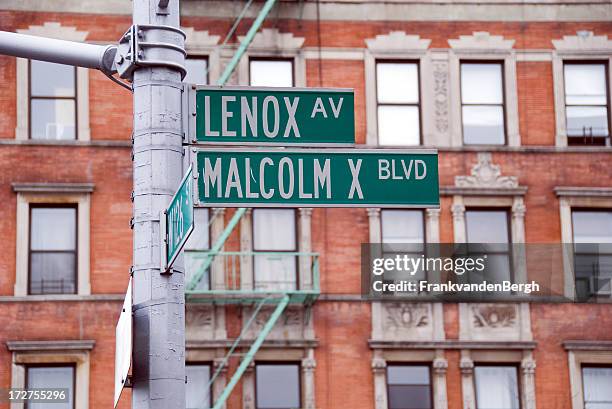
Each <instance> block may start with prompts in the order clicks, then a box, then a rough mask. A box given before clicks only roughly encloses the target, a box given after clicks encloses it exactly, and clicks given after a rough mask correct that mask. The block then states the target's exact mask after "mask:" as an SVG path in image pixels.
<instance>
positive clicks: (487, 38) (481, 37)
mask: <svg viewBox="0 0 612 409" xmlns="http://www.w3.org/2000/svg"><path fill="white" fill-rule="evenodd" d="M448 44H449V45H450V46H451V48H453V49H459V50H471V51H476V50H480V51H489V50H508V51H510V50H511V49H512V47H514V40H506V39H504V37H503V36H496V35H491V34H489V33H488V32H486V31H476V32H474V33H473V34H472V35H463V36H459V39H456V40H448Z"/></svg>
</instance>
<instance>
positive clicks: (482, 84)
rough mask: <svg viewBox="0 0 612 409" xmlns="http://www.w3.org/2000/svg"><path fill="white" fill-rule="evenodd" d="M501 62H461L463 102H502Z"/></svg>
mask: <svg viewBox="0 0 612 409" xmlns="http://www.w3.org/2000/svg"><path fill="white" fill-rule="evenodd" d="M503 95H504V94H503V91H502V65H501V64H467V63H463V64H461V101H462V102H463V103H464V104H503V103H504V102H503V99H504V98H503Z"/></svg>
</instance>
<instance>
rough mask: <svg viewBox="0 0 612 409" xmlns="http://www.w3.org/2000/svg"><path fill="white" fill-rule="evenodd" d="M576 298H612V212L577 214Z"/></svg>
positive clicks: (573, 221) (574, 212) (591, 211)
mask: <svg viewBox="0 0 612 409" xmlns="http://www.w3.org/2000/svg"><path fill="white" fill-rule="evenodd" d="M572 227H573V228H572V230H573V234H574V237H573V240H574V267H575V277H576V295H577V297H578V299H588V298H590V296H591V295H598V296H605V297H610V296H612V210H573V211H572Z"/></svg>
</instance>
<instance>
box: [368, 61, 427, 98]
mask: <svg viewBox="0 0 612 409" xmlns="http://www.w3.org/2000/svg"><path fill="white" fill-rule="evenodd" d="M376 88H377V95H378V102H379V103H413V104H416V103H418V102H419V72H418V65H417V64H406V63H403V64H402V63H378V64H377V65H376Z"/></svg>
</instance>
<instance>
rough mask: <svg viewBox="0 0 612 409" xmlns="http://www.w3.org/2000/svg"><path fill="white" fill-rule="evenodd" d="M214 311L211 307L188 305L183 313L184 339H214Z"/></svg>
mask: <svg viewBox="0 0 612 409" xmlns="http://www.w3.org/2000/svg"><path fill="white" fill-rule="evenodd" d="M214 316H215V309H214V307H213V306H211V305H188V306H187V308H186V311H185V337H186V338H187V339H188V340H194V341H195V340H197V341H200V340H209V339H213V338H214V332H215V331H214V324H215V320H214Z"/></svg>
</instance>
